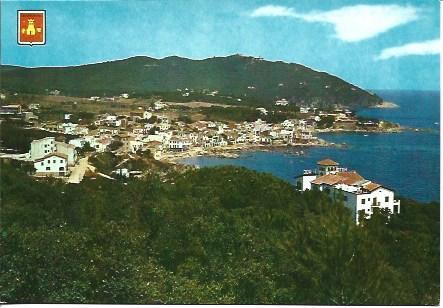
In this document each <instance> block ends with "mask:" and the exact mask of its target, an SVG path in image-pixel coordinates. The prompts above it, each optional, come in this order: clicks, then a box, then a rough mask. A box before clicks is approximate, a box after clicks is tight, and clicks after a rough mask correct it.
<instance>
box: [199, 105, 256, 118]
mask: <svg viewBox="0 0 443 308" xmlns="http://www.w3.org/2000/svg"><path fill="white" fill-rule="evenodd" d="M201 112H202V113H203V114H204V115H206V119H207V120H209V121H234V122H243V121H249V122H251V121H255V120H257V119H258V118H259V117H260V112H259V111H257V110H255V109H254V108H250V107H237V108H224V107H218V106H211V107H209V108H202V109H201Z"/></svg>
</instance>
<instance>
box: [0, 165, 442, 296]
mask: <svg viewBox="0 0 443 308" xmlns="http://www.w3.org/2000/svg"><path fill="white" fill-rule="evenodd" d="M108 160H110V161H112V158H109V157H108ZM1 169H2V172H1V183H2V185H1V196H2V210H1V214H2V224H1V229H0V236H1V243H2V249H1V250H0V269H1V275H0V299H1V300H2V301H6V302H8V303H143V304H156V303H157V304H158V303H170V304H172V303H183V304H189V303H206V304H210V303H225V304H231V303H237V304H260V303H262V304H268V303H279V304H366V305H377V304H378V305H380V304H384V305H389V304H402V305H408V304H414V305H423V304H431V305H437V304H438V303H439V274H438V273H439V205H438V204H429V205H421V204H416V203H415V202H412V201H409V200H402V213H401V214H400V215H398V216H395V217H392V218H391V220H388V219H387V218H386V217H385V216H384V215H383V213H380V214H378V215H376V216H375V217H374V218H373V219H371V220H370V221H365V222H363V223H362V226H356V225H355V223H354V221H353V219H351V216H350V213H349V212H348V210H347V209H346V208H344V207H343V205H341V204H339V203H333V202H331V201H330V200H329V199H328V197H327V196H326V195H324V194H322V193H319V192H313V191H311V192H305V193H302V194H301V193H297V192H295V191H294V189H293V187H292V186H291V185H289V184H288V183H286V182H283V181H281V180H279V179H277V178H275V177H273V176H271V175H268V174H261V173H256V172H253V171H249V170H247V169H244V168H234V167H220V168H202V169H199V170H191V171H188V172H186V173H184V174H173V173H171V174H170V175H169V180H167V181H164V180H161V179H160V178H158V177H157V176H155V175H153V176H151V177H149V178H146V179H143V180H135V181H129V182H128V183H127V185H125V184H124V183H122V182H119V181H108V180H105V179H102V178H97V179H95V180H92V179H85V180H84V181H83V182H82V183H81V184H78V185H77V184H75V185H74V184H71V185H66V184H63V183H60V182H58V181H53V180H52V181H51V180H47V181H41V182H37V181H35V180H34V179H32V178H30V177H28V176H26V175H25V174H24V173H22V172H21V171H17V170H15V168H14V167H13V166H11V165H10V164H8V163H3V164H2V166H1Z"/></svg>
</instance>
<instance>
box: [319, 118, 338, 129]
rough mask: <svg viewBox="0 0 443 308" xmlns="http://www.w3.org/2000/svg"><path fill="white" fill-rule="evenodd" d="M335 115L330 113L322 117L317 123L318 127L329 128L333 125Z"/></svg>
mask: <svg viewBox="0 0 443 308" xmlns="http://www.w3.org/2000/svg"><path fill="white" fill-rule="evenodd" d="M334 121H335V117H334V116H332V115H328V116H325V117H322V118H321V119H320V121H318V123H317V127H318V128H330V127H332V125H334Z"/></svg>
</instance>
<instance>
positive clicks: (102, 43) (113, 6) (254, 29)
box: [0, 0, 440, 90]
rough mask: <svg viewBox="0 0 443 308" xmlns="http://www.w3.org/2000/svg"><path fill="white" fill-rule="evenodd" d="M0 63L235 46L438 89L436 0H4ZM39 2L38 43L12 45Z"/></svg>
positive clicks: (385, 83) (385, 82)
mask: <svg viewBox="0 0 443 308" xmlns="http://www.w3.org/2000/svg"><path fill="white" fill-rule="evenodd" d="M0 5H1V63H2V64H14V65H22V66H66V65H79V64H84V63H95V62H102V61H107V60H113V59H121V58H127V57H130V56H134V55H147V56H151V57H155V58H163V57H166V56H169V55H179V56H184V57H188V58H193V59H202V58H207V57H212V56H223V55H230V54H235V53H240V54H244V55H251V56H261V57H263V58H265V59H267V60H283V61H286V62H295V63H300V64H303V65H306V66H309V67H312V68H314V69H317V70H321V71H327V72H329V73H331V74H333V75H337V76H339V77H341V78H343V79H345V80H347V81H349V82H351V83H354V84H356V85H358V86H361V87H363V88H366V89H434V90H435V89H439V85H440V80H439V71H440V68H439V66H440V61H439V58H440V57H439V52H440V43H439V32H440V30H439V24H440V16H439V11H440V5H439V1H438V0H428V1H395V0H393V1H376V0H373V1H365V0H362V1H348V0H340V1H338V0H337V1H332V0H331V1H321V0H305V1H299V0H297V1H277V0H267V1H262V0H259V1H253V0H245V1H235V0H232V1H231V0H223V1H216V0H158V1H50V2H43V1H2V2H1V4H0ZM20 9H45V10H46V14H47V16H46V23H47V36H46V41H47V43H46V45H44V46H33V47H30V46H19V45H17V43H16V42H17V34H16V31H17V29H16V23H17V21H16V18H17V17H16V16H17V10H20Z"/></svg>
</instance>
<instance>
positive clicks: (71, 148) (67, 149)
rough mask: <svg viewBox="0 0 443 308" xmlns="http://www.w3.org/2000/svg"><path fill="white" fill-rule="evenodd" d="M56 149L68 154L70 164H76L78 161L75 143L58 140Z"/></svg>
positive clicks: (57, 151)
mask: <svg viewBox="0 0 443 308" xmlns="http://www.w3.org/2000/svg"><path fill="white" fill-rule="evenodd" d="M55 149H56V153H59V154H63V155H66V157H67V159H68V165H69V166H73V165H75V162H76V161H77V151H76V150H75V145H72V144H67V143H64V142H58V141H56V142H55Z"/></svg>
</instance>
